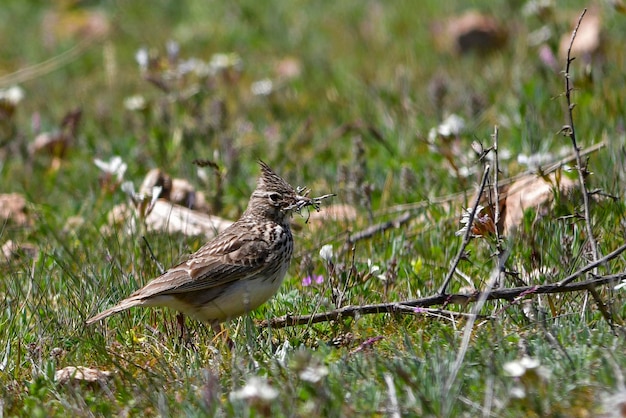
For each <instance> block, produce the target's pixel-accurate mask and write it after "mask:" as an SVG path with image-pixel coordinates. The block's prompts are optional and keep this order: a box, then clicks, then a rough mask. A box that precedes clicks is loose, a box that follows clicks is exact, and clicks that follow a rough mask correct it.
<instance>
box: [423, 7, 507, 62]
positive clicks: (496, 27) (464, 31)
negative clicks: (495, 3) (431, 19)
mask: <svg viewBox="0 0 626 418" xmlns="http://www.w3.org/2000/svg"><path fill="white" fill-rule="evenodd" d="M431 33H432V35H433V38H434V41H435V44H436V45H437V47H438V48H439V49H441V50H445V51H452V52H455V53H460V54H465V53H468V52H470V51H475V52H481V53H486V52H491V51H494V50H497V49H500V48H502V47H503V46H504V45H505V44H506V41H507V38H508V33H507V30H506V28H505V27H504V26H503V25H501V24H500V22H498V21H497V20H496V19H495V18H494V17H492V16H487V15H484V14H481V13H479V12H477V11H475V10H469V11H467V12H465V13H464V14H462V15H461V16H456V17H453V18H450V19H448V21H446V22H439V23H435V24H434V25H433V27H432V28H431Z"/></svg>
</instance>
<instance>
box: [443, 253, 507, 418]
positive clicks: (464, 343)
mask: <svg viewBox="0 0 626 418" xmlns="http://www.w3.org/2000/svg"><path fill="white" fill-rule="evenodd" d="M508 255H509V252H508V251H507V252H505V253H503V254H500V255H498V263H497V265H496V267H495V268H494V269H493V271H492V272H491V277H489V281H488V282H487V286H486V288H485V289H484V290H483V291H482V292H481V294H480V297H479V298H478V301H477V302H476V304H475V305H474V307H473V308H472V313H473V314H474V315H476V314H478V312H480V311H481V309H482V308H483V306H484V305H485V302H487V298H488V297H489V295H490V293H491V290H492V289H493V286H494V285H495V284H496V282H497V281H498V279H499V278H500V272H501V271H502V270H503V269H504V263H505V262H506V259H507V258H508ZM474 322H475V318H470V319H469V320H468V321H467V323H466V324H465V329H464V330H463V339H462V340H461V347H460V348H459V351H458V353H457V355H456V359H455V361H454V364H453V365H452V369H451V370H450V375H449V376H448V378H447V379H446V384H445V385H444V397H445V399H446V401H445V402H444V414H443V415H444V416H447V415H448V413H449V412H450V411H449V408H450V407H451V406H452V404H453V402H452V398H454V396H451V395H453V394H452V393H450V392H451V391H452V386H453V385H454V383H455V382H456V377H457V376H458V374H459V372H460V371H461V366H462V365H463V360H464V359H465V354H466V353H467V349H468V347H469V343H470V339H471V337H472V331H473V330H474Z"/></svg>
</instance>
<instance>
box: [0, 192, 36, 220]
mask: <svg viewBox="0 0 626 418" xmlns="http://www.w3.org/2000/svg"><path fill="white" fill-rule="evenodd" d="M6 221H10V222H12V223H14V224H15V225H19V226H23V225H26V224H28V223H29V219H28V214H27V209H26V198H25V197H24V196H22V195H20V194H17V193H10V194H0V222H1V223H4V222H6Z"/></svg>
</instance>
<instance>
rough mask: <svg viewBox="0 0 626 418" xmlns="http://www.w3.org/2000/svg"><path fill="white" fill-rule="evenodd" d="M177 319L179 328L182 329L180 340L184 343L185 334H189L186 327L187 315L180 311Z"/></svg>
mask: <svg viewBox="0 0 626 418" xmlns="http://www.w3.org/2000/svg"><path fill="white" fill-rule="evenodd" d="M176 321H177V322H178V330H179V331H180V336H179V337H178V342H179V343H181V344H182V343H183V341H185V336H186V334H187V328H186V327H185V315H184V314H183V313H182V312H180V313H178V315H176Z"/></svg>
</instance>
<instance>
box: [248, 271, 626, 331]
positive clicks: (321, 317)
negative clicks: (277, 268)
mask: <svg viewBox="0 0 626 418" xmlns="http://www.w3.org/2000/svg"><path fill="white" fill-rule="evenodd" d="M624 278H626V272H623V273H620V274H613V275H610V276H601V277H596V278H594V279H589V280H586V281H582V282H576V283H571V284H565V285H559V284H558V283H551V284H545V285H536V286H522V287H511V288H505V289H496V290H493V291H491V292H479V291H477V292H474V293H470V294H451V295H443V294H437V295H433V296H427V297H425V298H420V299H411V300H405V301H402V302H390V303H377V304H370V305H357V306H354V305H349V306H344V307H343V308H339V309H334V310H332V311H328V312H321V313H317V314H314V315H285V316H281V317H276V318H272V319H270V320H264V321H261V322H260V323H259V326H260V327H261V328H267V327H271V328H285V327H291V326H297V325H309V324H316V323H319V322H329V321H336V320H338V319H341V318H349V317H358V316H361V315H374V314H382V313H405V314H406V313H409V311H408V310H407V309H406V307H407V306H411V307H415V308H428V307H430V306H435V305H444V304H445V305H450V304H458V305H466V304H468V303H471V302H476V301H477V300H479V299H480V298H481V296H483V295H486V300H509V301H510V300H514V299H515V298H517V297H519V296H521V295H522V294H524V295H539V294H555V293H568V292H580V291H583V290H588V288H589V286H603V285H606V284H608V283H613V282H615V281H617V280H622V279H624ZM415 313H419V309H416V310H415V312H411V314H415Z"/></svg>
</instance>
